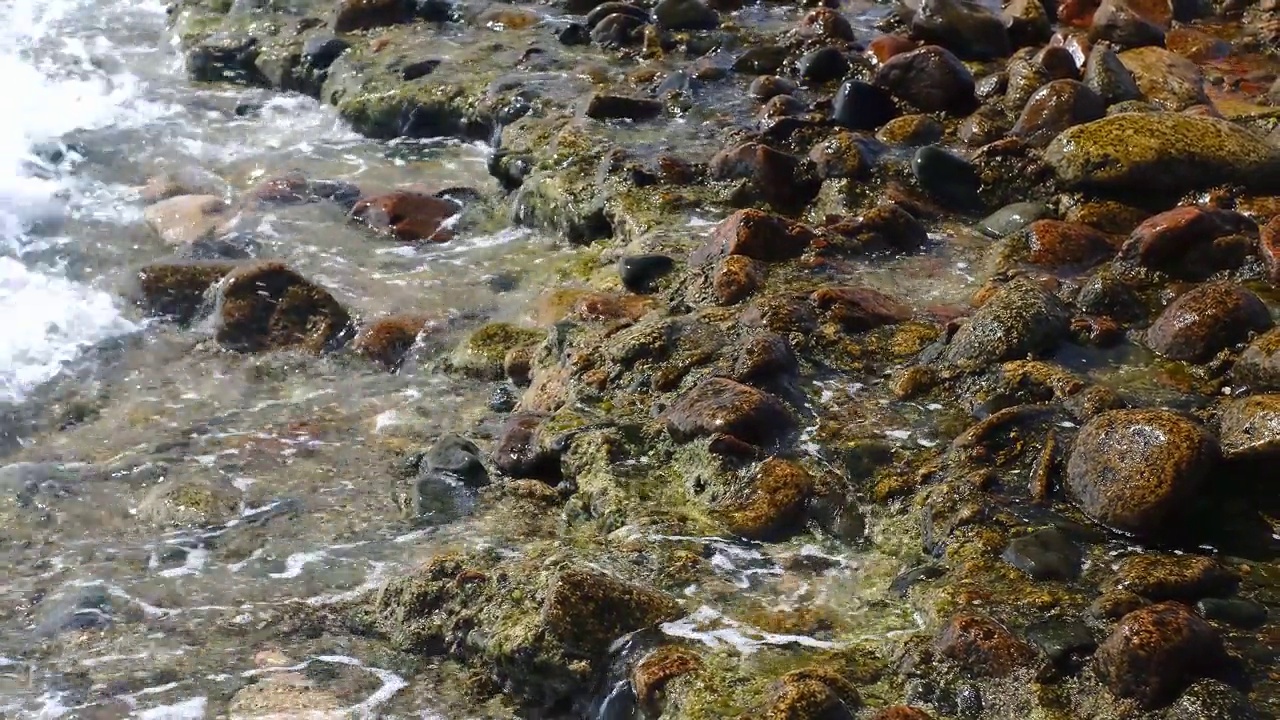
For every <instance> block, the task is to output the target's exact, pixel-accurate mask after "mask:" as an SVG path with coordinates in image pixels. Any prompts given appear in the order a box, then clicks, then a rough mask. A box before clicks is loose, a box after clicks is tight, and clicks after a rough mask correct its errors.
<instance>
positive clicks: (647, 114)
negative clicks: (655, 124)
mask: <svg viewBox="0 0 1280 720" xmlns="http://www.w3.org/2000/svg"><path fill="white" fill-rule="evenodd" d="M661 114H662V103H661V102H659V101H658V100H650V99H648V98H632V97H626V96H623V95H606V94H603V93H596V94H595V95H592V96H591V98H590V99H589V100H588V101H587V107H586V115H587V117H589V118H591V119H593V120H633V121H637V122H639V121H642V120H651V119H653V118H656V117H658V116H659V115H661Z"/></svg>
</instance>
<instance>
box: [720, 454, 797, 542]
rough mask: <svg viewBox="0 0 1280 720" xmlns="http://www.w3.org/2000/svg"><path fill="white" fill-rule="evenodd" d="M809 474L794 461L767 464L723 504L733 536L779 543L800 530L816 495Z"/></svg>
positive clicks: (721, 507)
mask: <svg viewBox="0 0 1280 720" xmlns="http://www.w3.org/2000/svg"><path fill="white" fill-rule="evenodd" d="M813 486H814V480H813V477H812V476H810V475H809V472H808V471H807V470H805V469H804V468H803V467H801V466H800V465H799V464H797V463H795V462H793V461H791V460H782V459H779V458H770V459H768V460H765V461H764V462H763V463H762V464H761V465H760V467H759V468H757V469H756V471H755V472H754V473H753V474H752V476H751V478H750V479H749V480H748V481H747V485H746V488H745V489H744V490H742V491H741V492H740V493H739V494H737V495H735V496H734V497H731V498H729V499H728V500H727V501H725V502H722V503H720V504H719V508H718V510H719V514H720V516H721V517H722V518H723V519H724V522H725V525H726V526H727V527H728V528H729V532H731V533H733V534H735V535H738V536H741V537H744V538H747V539H748V540H764V541H770V540H777V539H779V538H782V537H785V536H787V535H790V534H791V533H794V532H795V531H796V530H798V529H800V527H801V526H802V525H803V521H804V511H805V505H806V503H807V502H808V500H809V496H810V494H811V493H812V492H813Z"/></svg>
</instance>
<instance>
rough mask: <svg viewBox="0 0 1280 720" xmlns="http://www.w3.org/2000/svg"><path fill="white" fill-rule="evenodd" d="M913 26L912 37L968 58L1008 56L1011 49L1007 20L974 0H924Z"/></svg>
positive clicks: (989, 58)
mask: <svg viewBox="0 0 1280 720" xmlns="http://www.w3.org/2000/svg"><path fill="white" fill-rule="evenodd" d="M910 27H911V36H912V37H913V38H915V39H918V40H923V41H924V42H927V43H935V44H937V45H941V46H942V47H945V48H947V49H948V50H950V51H952V52H954V53H955V54H956V55H958V56H960V57H962V58H965V59H968V60H992V59H995V58H1002V57H1008V55H1009V53H1010V52H1011V51H1012V48H1011V47H1010V45H1009V34H1008V31H1006V30H1005V24H1004V20H1003V19H1001V18H1000V16H999V15H996V14H995V13H994V12H992V11H990V10H988V9H987V8H986V7H985V6H984V5H982V4H981V3H978V2H972V1H971V0H921V1H920V3H919V6H918V7H917V8H916V11H915V14H914V16H913V17H912V18H911V25H910Z"/></svg>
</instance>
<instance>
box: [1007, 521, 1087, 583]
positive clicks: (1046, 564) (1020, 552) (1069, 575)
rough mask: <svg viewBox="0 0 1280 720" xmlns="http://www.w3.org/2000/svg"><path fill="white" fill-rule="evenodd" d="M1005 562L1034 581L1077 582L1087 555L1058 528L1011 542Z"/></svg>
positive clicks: (1044, 530) (1037, 532) (1039, 531)
mask: <svg viewBox="0 0 1280 720" xmlns="http://www.w3.org/2000/svg"><path fill="white" fill-rule="evenodd" d="M1000 557H1002V558H1004V561H1005V562H1007V563H1009V564H1010V565H1012V566H1014V567H1016V568H1018V569H1019V570H1021V571H1022V572H1024V573H1026V574H1027V575H1028V576H1030V577H1031V578H1032V579H1033V580H1059V581H1063V582H1065V581H1067V580H1073V579H1075V577H1076V576H1077V575H1079V574H1080V563H1081V561H1083V559H1084V554H1083V553H1082V552H1081V551H1080V548H1079V547H1077V546H1076V544H1075V543H1074V542H1072V541H1071V538H1069V537H1067V536H1066V534H1064V533H1063V532H1062V531H1061V530H1058V529H1057V528H1045V529H1043V530H1037V531H1035V532H1033V533H1031V534H1030V535H1024V536H1022V537H1019V538H1014V539H1013V540H1010V541H1009V544H1008V545H1007V546H1006V547H1005V549H1004V553H1003V554H1001V556H1000Z"/></svg>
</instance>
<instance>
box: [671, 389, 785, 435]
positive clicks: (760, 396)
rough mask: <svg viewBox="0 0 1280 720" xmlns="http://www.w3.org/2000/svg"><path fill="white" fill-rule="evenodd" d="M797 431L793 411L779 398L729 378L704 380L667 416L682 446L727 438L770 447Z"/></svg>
mask: <svg viewBox="0 0 1280 720" xmlns="http://www.w3.org/2000/svg"><path fill="white" fill-rule="evenodd" d="M794 427H795V419H794V418H793V417H792V415H791V411H790V410H788V409H787V407H786V406H785V405H783V404H782V402H781V401H780V400H778V399H777V398H776V397H774V396H773V395H770V394H769V393H766V392H763V391H760V390H757V389H755V388H753V387H750V386H747V385H743V384H741V383H738V382H735V381H733V380H730V379H728V378H708V379H706V380H703V381H702V382H700V383H698V384H697V385H695V386H694V387H693V388H692V389H690V390H688V391H686V392H685V393H684V394H683V395H681V396H680V398H679V399H678V400H676V402H675V404H674V405H672V406H671V409H670V410H669V411H668V412H667V429H668V431H669V432H670V433H671V436H672V437H673V438H675V439H676V440H677V441H679V442H685V441H688V440H692V439H693V438H696V437H707V436H711V435H717V434H723V435H728V436H730V437H732V438H735V439H737V440H740V441H742V442H746V443H750V444H752V445H761V446H767V445H771V444H773V443H776V442H777V441H778V440H780V439H782V438H783V437H785V436H786V435H787V434H788V433H790V432H791V431H792V430H793V429H794Z"/></svg>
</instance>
